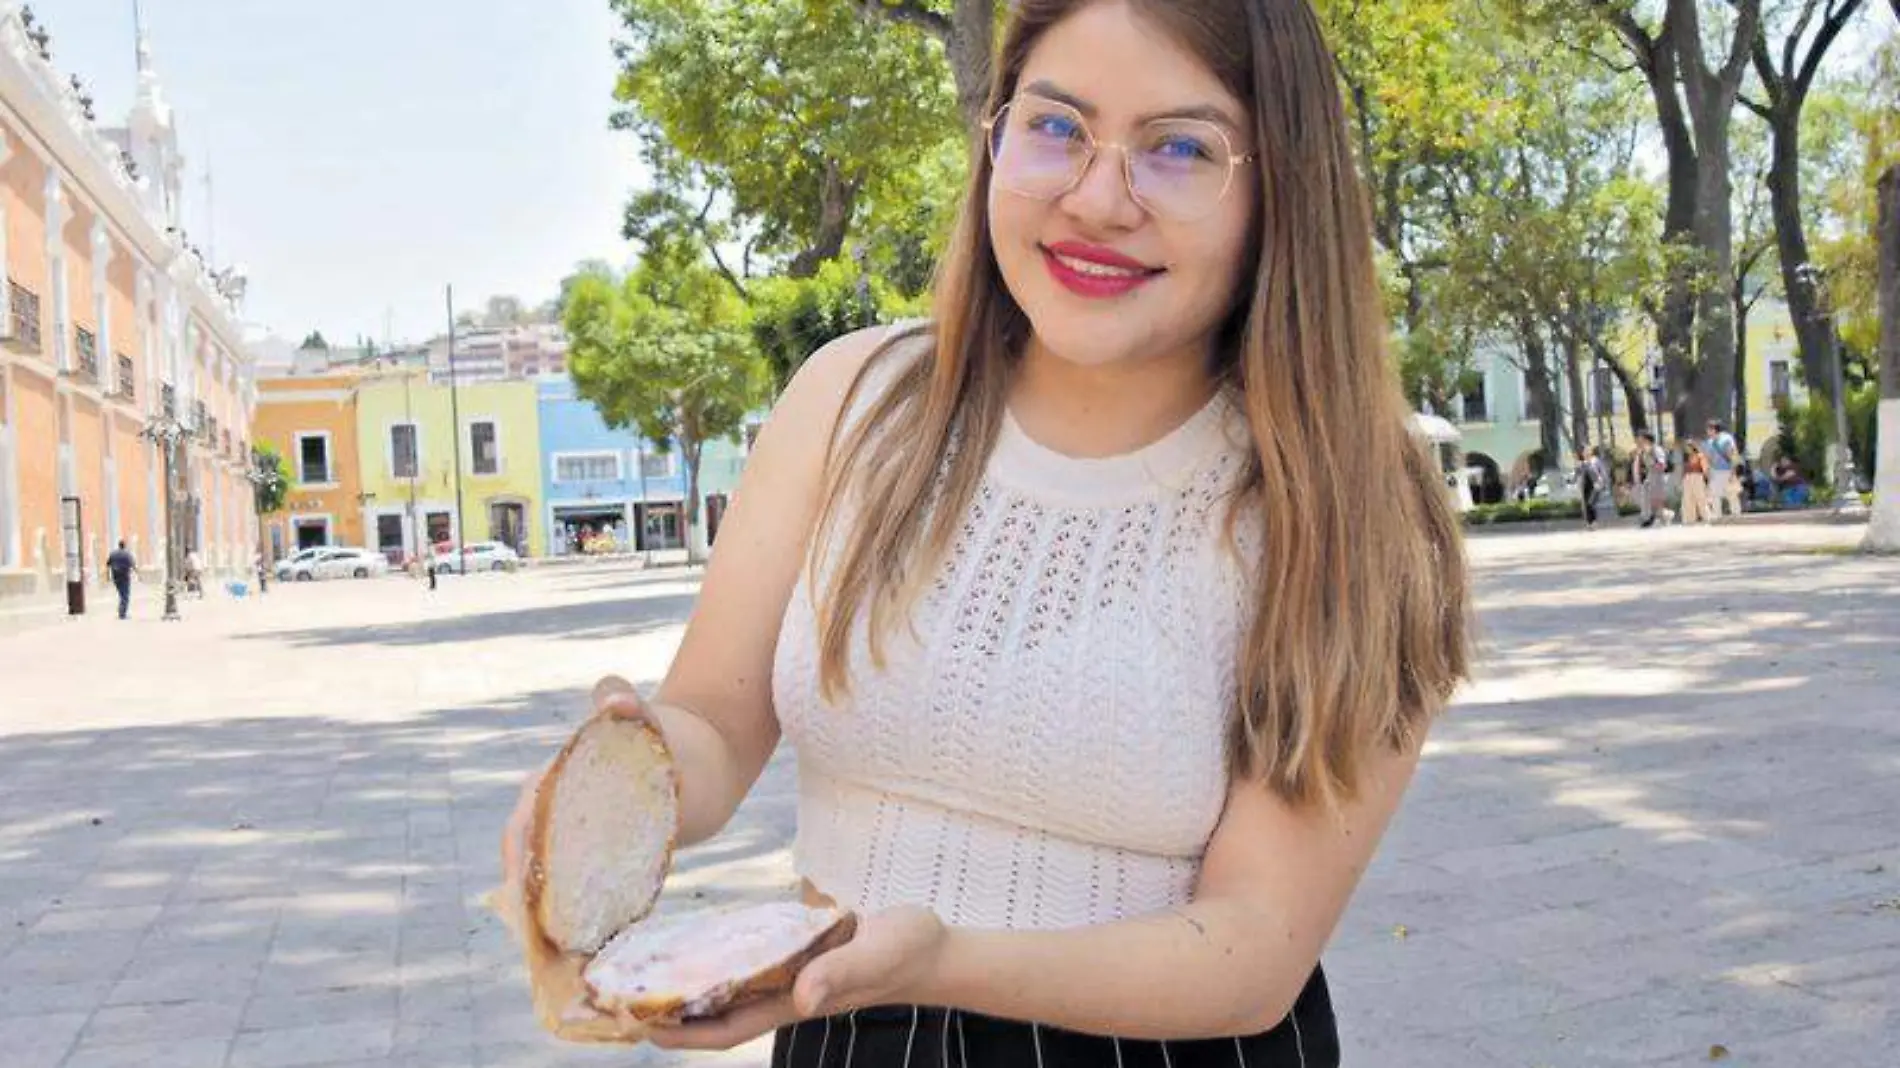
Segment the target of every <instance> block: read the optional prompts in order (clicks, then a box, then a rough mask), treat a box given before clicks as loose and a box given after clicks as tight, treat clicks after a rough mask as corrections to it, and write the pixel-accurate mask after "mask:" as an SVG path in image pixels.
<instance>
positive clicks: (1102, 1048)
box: [772, 969, 1339, 1068]
mask: <svg viewBox="0 0 1900 1068" xmlns="http://www.w3.org/2000/svg"><path fill="white" fill-rule="evenodd" d="M1338 1065H1339V1032H1338V1028H1337V1026H1336V1025H1335V1023H1334V1020H1333V1006H1332V999H1331V997H1330V996H1329V995H1328V993H1327V989H1326V977H1325V974H1324V973H1323V972H1322V971H1320V970H1318V969H1315V970H1314V972H1313V978H1312V979H1310V980H1308V981H1307V984H1306V989H1305V990H1304V991H1302V992H1301V993H1300V997H1299V1000H1298V1001H1297V1002H1295V1003H1294V1006H1293V1012H1292V1013H1291V1014H1290V1015H1289V1016H1288V1017H1287V1018H1286V1019H1285V1020H1284V1021H1282V1022H1281V1023H1280V1025H1279V1026H1278V1027H1275V1028H1274V1029H1273V1030H1271V1031H1266V1032H1263V1033H1261V1034H1257V1035H1248V1036H1245V1037H1242V1038H1222V1039H1203V1040H1197V1041H1192V1042H1187V1041H1181V1042H1154V1041H1147V1040H1135V1039H1126V1038H1102V1037H1098V1036H1095V1035H1083V1034H1077V1033H1076V1032H1073V1031H1063V1030H1058V1029H1056V1028H1053V1027H1043V1026H1041V1025H1039V1024H1033V1023H1019V1022H1017V1021H1015V1020H1001V1019H997V1018H995V1017H991V1016H979V1015H976V1014H974V1013H966V1012H957V1011H954V1010H949V1009H938V1008H926V1007H921V1006H902V1007H894V1008H893V1007H886V1008H876V1009H859V1010H857V1011H855V1012H850V1013H845V1014H842V1015H839V1016H828V1017H825V1018H823V1019H817V1020H806V1021H804V1022H803V1023H800V1024H799V1025H798V1026H796V1027H784V1028H780V1029H779V1031H778V1035H777V1037H776V1039H775V1041H774V1042H773V1046H772V1068H854V1066H855V1068H1338Z"/></svg>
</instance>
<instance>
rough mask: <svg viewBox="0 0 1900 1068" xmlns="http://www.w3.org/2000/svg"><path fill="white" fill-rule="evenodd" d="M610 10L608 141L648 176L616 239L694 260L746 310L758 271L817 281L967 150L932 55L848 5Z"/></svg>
mask: <svg viewBox="0 0 1900 1068" xmlns="http://www.w3.org/2000/svg"><path fill="white" fill-rule="evenodd" d="M612 2H613V6H614V10H615V11H616V13H617V14H618V15H619V16H620V19H621V22H622V25H623V27H624V30H625V36H624V37H623V38H622V39H621V40H619V41H618V42H617V43H616V46H615V48H616V54H617V56H618V57H619V60H620V63H621V72H620V77H619V81H618V84H617V86H616V89H615V97H616V99H617V100H618V101H619V102H620V104H621V105H622V106H621V108H620V110H619V111H617V112H616V113H615V115H614V117H613V125H614V126H615V127H616V128H620V129H625V130H630V131H632V132H633V133H634V134H635V135H636V136H637V137H638V138H639V141H640V145H641V151H642V156H643V158H644V161H645V163H646V164H647V167H648V170H649V172H650V173H651V174H652V175H653V180H652V184H651V185H650V186H649V187H648V188H647V189H645V190H642V191H640V192H639V193H637V194H636V195H635V196H634V197H633V199H632V200H631V202H630V203H629V204H628V207H627V213H626V218H625V224H624V227H623V232H624V234H625V236H626V237H627V238H628V239H629V240H631V241H634V242H636V243H638V244H639V245H640V246H641V247H642V250H643V252H644V253H646V254H653V253H656V252H658V253H659V254H660V255H662V256H663V257H664V256H671V255H673V253H670V252H668V251H666V246H669V245H675V244H690V245H692V246H694V247H695V249H696V257H697V256H703V257H708V258H710V259H711V261H712V265H713V266H714V267H715V268H716V270H717V273H718V275H719V276H721V277H723V278H724V279H725V280H726V281H727V282H728V283H729V284H730V285H731V286H732V288H733V289H734V290H736V291H738V292H739V293H741V294H743V293H744V292H745V280H746V279H748V278H750V277H751V276H752V275H753V270H754V265H755V263H757V264H758V265H759V266H762V267H764V268H765V269H766V270H774V269H783V270H784V271H786V272H787V273H789V274H791V275H793V276H794V277H811V276H812V275H813V274H815V273H816V272H817V270H818V267H819V265H820V264H822V263H824V262H825V261H827V260H830V259H832V258H834V257H836V256H838V255H839V254H840V253H841V252H842V251H843V250H844V248H845V244H846V240H847V238H848V237H849V235H850V234H851V232H852V230H853V228H854V227H856V226H860V225H863V224H865V223H866V222H867V221H868V220H871V219H874V218H875V219H877V220H878V221H879V222H880V223H881V224H882V225H881V226H879V227H878V228H877V230H875V231H874V232H873V237H874V238H879V237H884V236H887V231H889V230H891V229H893V228H894V227H896V226H897V225H898V224H899V223H900V222H902V221H903V220H906V219H909V218H911V217H912V216H913V215H914V212H913V210H912V209H913V208H914V207H915V203H914V201H915V199H916V198H917V197H918V195H919V185H918V183H917V181H916V175H917V169H918V168H919V167H920V166H921V165H925V164H928V163H929V162H931V161H933V160H935V159H936V158H938V157H939V156H940V155H941V153H942V152H943V151H944V149H945V146H946V145H947V144H955V145H956V146H958V147H959V148H960V147H961V145H962V138H961V136H960V126H959V124H958V122H957V118H956V112H955V107H954V103H953V99H952V96H951V92H950V88H949V84H948V79H947V78H946V76H945V75H946V72H945V70H944V68H943V65H942V63H941V61H940V60H938V59H937V57H935V56H933V55H932V54H931V46H930V44H929V42H927V41H925V40H923V39H919V38H918V37H916V35H914V34H897V33H891V32H888V29H887V27H886V26H885V25H884V24H883V22H882V21H881V20H877V19H869V18H866V17H865V14H864V12H863V11H862V10H860V9H859V8H858V7H857V6H856V5H853V4H844V3H820V2H816V0H612ZM932 188H938V187H936V186H933V187H932ZM950 188H954V184H953V185H952V186H951V187H950Z"/></svg>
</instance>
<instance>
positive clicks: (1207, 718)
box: [773, 368, 1259, 929]
mask: <svg viewBox="0 0 1900 1068" xmlns="http://www.w3.org/2000/svg"><path fill="white" fill-rule="evenodd" d="M879 370H880V371H881V370H882V369H881V368H880V369H879ZM889 377H890V376H889V374H888V373H883V374H879V373H875V372H874V374H873V378H872V380H871V381H868V382H867V383H866V387H867V388H866V389H865V390H862V391H861V396H864V397H866V398H869V397H870V396H872V395H874V390H873V389H872V388H871V387H874V386H876V387H878V388H882V386H881V385H880V384H879V380H880V379H881V380H882V381H885V382H888V380H889ZM865 404H868V399H867V401H866V402H865ZM865 404H860V405H859V406H857V407H856V409H855V411H854V412H852V413H848V414H847V416H846V418H847V419H853V418H858V417H860V416H861V415H862V413H863V411H864V407H865ZM1246 440H1247V439H1246V431H1245V425H1244V422H1243V421H1241V420H1240V419H1239V417H1238V415H1237V413H1236V412H1235V410H1234V408H1233V405H1232V403H1231V402H1230V401H1228V400H1227V399H1226V398H1224V397H1217V398H1216V399H1215V400H1214V401H1212V402H1210V403H1209V404H1208V405H1207V406H1206V407H1205V408H1204V409H1202V410H1201V411H1200V412H1199V413H1198V414H1196V415H1195V416H1193V417H1192V418H1191V419H1189V420H1188V421H1187V422H1186V423H1184V424H1183V425H1182V426H1180V427H1179V428H1177V429H1176V430H1175V431H1173V432H1172V433H1170V434H1168V435H1167V436H1166V437H1164V438H1162V439H1161V440H1159V441H1157V442H1155V443H1153V444H1151V445H1149V446H1147V447H1145V448H1142V449H1140V450H1137V451H1135V452H1132V453H1128V454H1124V455H1121V456H1116V457H1112V458H1108V459H1075V458H1071V457H1067V456H1063V455H1061V454H1058V453H1056V452H1053V451H1051V450H1049V449H1047V448H1044V447H1042V446H1041V445H1038V444H1037V443H1036V442H1035V441H1033V440H1032V439H1030V438H1029V437H1028V436H1026V435H1025V434H1024V433H1023V431H1022V429H1021V428H1020V427H1019V426H1018V425H1017V424H1016V423H1015V421H1014V420H1013V419H1007V418H1006V419H1005V421H1004V425H1003V427H1002V429H1001V434H1000V437H999V440H998V442H997V445H996V447H995V450H994V451H993V452H992V454H991V457H990V460H989V464H988V469H987V471H986V474H985V479H984V481H983V483H982V486H981V488H980V490H979V492H978V493H977V496H976V499H975V501H974V502H973V503H972V505H971V507H970V509H969V511H968V514H967V515H966V516H965V518H964V521H963V525H962V530H961V533H960V534H959V535H958V536H957V537H956V539H955V541H954V544H953V546H952V549H951V552H950V555H949V557H948V559H947V560H946V561H945V563H944V564H943V566H942V568H941V570H940V572H939V573H938V576H937V578H936V581H935V583H934V585H933V586H932V588H931V589H930V590H929V591H928V592H927V593H926V595H925V597H924V598H923V600H922V601H921V602H920V603H919V605H918V607H917V609H916V610H915V612H914V613H913V615H912V623H913V628H914V635H913V633H907V632H906V631H904V630H903V629H901V628H900V629H898V630H896V631H895V632H894V633H892V634H891V635H889V636H888V637H887V638H886V639H885V641H884V652H885V657H886V663H885V666H884V667H883V669H882V670H878V669H876V668H874V667H873V666H872V664H871V662H870V654H869V651H868V647H867V645H866V644H865V642H866V639H865V634H864V624H863V620H862V614H861V618H860V622H859V633H858V634H857V636H856V638H855V641H854V652H853V655H852V659H851V675H850V683H851V685H850V691H849V694H848V695H847V697H846V698H845V699H843V700H841V701H840V702H839V703H838V704H837V705H830V704H826V703H824V702H822V701H821V699H820V697H819V694H818V667H817V659H818V657H817V653H818V646H817V637H816V633H815V626H814V624H815V616H814V611H813V606H812V605H813V601H812V590H811V589H810V588H809V587H808V586H807V585H806V583H805V582H804V581H803V580H801V581H800V583H799V585H798V588H797V589H796V590H795V591H794V593H793V595H792V599H791V602H790V604H789V606H788V608H787V610H786V613H785V618H784V621H783V624H782V627H781V630H780V634H779V639H778V648H777V652H776V657H775V664H774V670H773V698H774V703H775V705H776V707H777V712H778V716H779V720H780V722H781V724H782V725H783V727H784V731H785V734H786V737H787V738H788V739H789V741H790V743H791V744H792V746H793V747H794V748H795V751H796V754H797V762H798V790H799V797H798V832H797V841H796V845H795V847H794V861H795V864H796V867H797V870H798V872H799V874H800V875H802V876H804V877H805V878H807V879H810V880H811V882H812V883H813V885H815V886H816V887H817V888H818V889H819V890H820V891H821V892H823V893H825V894H828V895H830V896H831V897H832V898H834V899H835V900H836V901H837V902H838V903H839V904H840V905H842V906H845V907H848V908H853V909H859V910H865V911H871V910H876V909H880V908H884V907H887V906H891V905H898V904H916V905H924V906H927V907H929V908H931V909H933V910H934V911H935V912H936V913H937V914H938V915H939V916H940V917H941V918H942V919H944V920H945V921H946V922H948V923H952V924H958V925H968V926H976V927H989V928H1019V929H1020V928H1041V929H1049V928H1062V927H1073V926H1081V925H1086V924H1094V923H1104V922H1109V921H1113V920H1117V919H1121V918H1125V917H1129V916H1134V915H1139V914H1141V913H1145V912H1152V911H1155V910H1157V909H1162V908H1165V907H1168V906H1170V905H1177V904H1181V903H1183V902H1185V901H1187V900H1188V898H1189V895H1190V893H1191V891H1192V889H1193V884H1194V879H1195V876H1196V874H1197V872H1198V870H1199V866H1200V858H1201V855H1202V853H1203V851H1204V849H1205V846H1206V843H1207V839H1208V837H1209V835H1210V834H1211V833H1212V831H1213V828H1214V825H1215V823H1216V821H1217V820H1218V819H1219V818H1220V814H1221V809H1222V806H1223V802H1224V800H1225V795H1226V788H1227V774H1226V769H1225V761H1224V744H1225V734H1226V728H1227V722H1228V717H1229V710H1230V708H1231V707H1232V694H1233V678H1234V670H1235V668H1234V664H1235V654H1236V652H1237V646H1238V644H1239V641H1240V639H1241V638H1242V636H1243V633H1244V630H1245V628H1246V626H1247V614H1246V604H1247V601H1248V598H1249V591H1250V589H1251V582H1250V581H1249V580H1248V578H1247V569H1245V568H1243V567H1242V566H1240V565H1239V564H1238V563H1237V562H1236V557H1235V556H1234V555H1233V554H1231V553H1229V552H1228V551H1227V550H1226V548H1225V547H1224V544H1223V541H1222V536H1221V535H1222V523H1223V517H1224V515H1225V512H1226V508H1227V501H1228V496H1229V490H1230V488H1231V486H1232V484H1233V482H1234V480H1235V479H1236V477H1237V475H1238V473H1239V472H1240V471H1241V469H1242V466H1243V464H1244V461H1245V457H1246V453H1245V443H1246ZM1237 533H1238V534H1239V545H1240V549H1241V553H1240V556H1239V558H1238V559H1242V560H1244V559H1250V558H1252V554H1253V553H1254V552H1255V548H1256V547H1257V545H1258V536H1259V535H1258V531H1257V524H1242V525H1241V528H1240V529H1239V531H1238V532H1237ZM835 549H836V547H835V546H816V547H814V551H815V552H821V553H825V554H826V555H825V556H821V557H820V559H821V560H822V559H825V558H827V557H828V556H829V553H830V552H833V551H835Z"/></svg>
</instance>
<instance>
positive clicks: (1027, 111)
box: [983, 94, 1256, 222]
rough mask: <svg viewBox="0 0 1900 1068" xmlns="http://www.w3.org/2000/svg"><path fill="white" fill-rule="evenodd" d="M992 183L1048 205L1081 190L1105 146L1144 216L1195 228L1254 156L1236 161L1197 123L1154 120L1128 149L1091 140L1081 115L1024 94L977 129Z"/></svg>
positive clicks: (1208, 127)
mask: <svg viewBox="0 0 1900 1068" xmlns="http://www.w3.org/2000/svg"><path fill="white" fill-rule="evenodd" d="M983 129H984V131H985V133H986V134H987V135H988V137H987V139H988V142H989V154H990V165H991V167H992V168H993V170H994V172H995V174H994V178H993V179H992V180H993V181H994V182H995V183H996V184H997V186H998V187H999V188H1001V189H1003V190H1005V191H1007V192H1010V193H1014V194H1016V195H1018V196H1024V197H1029V198H1031V199H1033V200H1054V199H1056V198H1057V197H1061V196H1064V195H1066V194H1067V193H1069V192H1070V191H1071V190H1073V189H1074V188H1075V187H1076V186H1077V185H1080V184H1081V182H1082V178H1083V176H1084V175H1086V174H1088V170H1089V165H1090V164H1092V163H1093V162H1094V161H1095V157H1096V155H1097V153H1099V152H1100V150H1101V149H1104V148H1118V149H1120V150H1121V154H1122V177H1123V180H1124V181H1126V182H1127V183H1128V195H1129V196H1131V197H1133V198H1134V200H1135V202H1136V203H1137V204H1140V205H1141V206H1142V207H1143V208H1145V209H1146V210H1147V211H1149V212H1150V213H1151V214H1154V215H1157V216H1160V217H1162V218H1166V219H1171V220H1173V221H1175V222H1194V221H1196V220H1198V219H1204V218H1206V217H1207V216H1208V215H1211V214H1213V212H1214V209H1215V208H1217V207H1219V206H1220V202H1221V201H1222V199H1224V198H1225V197H1226V196H1227V191H1228V189H1230V188H1231V187H1232V186H1233V184H1234V172H1235V171H1236V170H1238V169H1239V168H1240V167H1241V166H1242V165H1243V164H1247V163H1252V162H1253V161H1254V159H1255V158H1256V157H1254V156H1252V155H1245V156H1243V155H1237V154H1236V153H1235V152H1234V145H1233V141H1232V140H1231V139H1229V138H1228V136H1227V131H1225V130H1223V129H1222V128H1221V127H1220V126H1219V125H1218V124H1216V123H1212V122H1206V121H1203V120H1201V119H1156V120H1155V121H1153V122H1150V123H1147V124H1146V125H1144V126H1142V127H1141V128H1140V129H1139V130H1138V131H1136V133H1135V136H1134V138H1133V140H1132V142H1131V143H1129V144H1114V143H1111V142H1108V141H1097V140H1096V139H1095V135H1094V134H1093V133H1091V132H1090V130H1089V126H1088V122H1087V120H1085V119H1084V118H1083V117H1082V113H1081V112H1079V111H1077V110H1076V109H1075V108H1073V107H1071V106H1069V105H1068V104H1064V103H1062V102H1061V101H1059V100H1050V99H1048V98H1046V97H1040V96H1036V95H1034V94H1024V95H1022V96H1019V97H1017V98H1016V99H1014V100H1012V101H1010V102H1009V103H1007V104H1005V105H1003V106H1002V107H1001V108H999V109H998V110H997V112H996V114H995V115H994V116H992V117H991V118H990V120H989V121H988V122H985V123H984V124H983Z"/></svg>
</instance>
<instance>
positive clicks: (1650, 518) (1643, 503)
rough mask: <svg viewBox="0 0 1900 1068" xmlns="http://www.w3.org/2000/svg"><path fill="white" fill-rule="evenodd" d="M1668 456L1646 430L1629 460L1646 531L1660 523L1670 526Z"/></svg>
mask: <svg viewBox="0 0 1900 1068" xmlns="http://www.w3.org/2000/svg"><path fill="white" fill-rule="evenodd" d="M1668 476H1669V454H1668V453H1666V452H1664V451H1663V449H1662V446H1660V445H1658V444H1656V435H1654V434H1651V433H1650V432H1649V431H1647V430H1639V431H1637V433H1636V451H1635V452H1634V453H1633V454H1632V456H1631V459H1630V485H1631V487H1632V488H1633V489H1634V491H1635V493H1636V503H1637V507H1638V508H1639V509H1640V511H1641V515H1642V517H1643V522H1642V525H1643V526H1644V527H1645V528H1648V527H1651V526H1654V525H1655V524H1656V523H1657V522H1658V521H1661V522H1662V524H1663V525H1664V526H1668V525H1669V482H1668Z"/></svg>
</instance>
